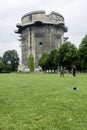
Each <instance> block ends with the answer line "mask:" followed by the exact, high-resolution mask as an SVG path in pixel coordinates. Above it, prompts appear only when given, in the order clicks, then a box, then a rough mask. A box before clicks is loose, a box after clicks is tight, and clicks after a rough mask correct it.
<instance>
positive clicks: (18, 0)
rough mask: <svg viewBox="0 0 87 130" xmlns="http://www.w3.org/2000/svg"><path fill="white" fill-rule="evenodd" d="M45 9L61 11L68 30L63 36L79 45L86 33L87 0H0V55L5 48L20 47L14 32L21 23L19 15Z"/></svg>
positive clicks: (49, 11)
mask: <svg viewBox="0 0 87 130" xmlns="http://www.w3.org/2000/svg"><path fill="white" fill-rule="evenodd" d="M36 10H45V11H46V14H49V13H51V11H56V12H58V13H61V14H62V15H63V16H64V18H65V25H66V26H67V27H68V32H67V33H65V36H67V37H69V39H68V40H69V41H70V42H72V43H74V44H75V45H76V46H77V47H78V46H79V44H80V42H81V40H82V39H83V37H84V36H85V35H86V34H87V0H2V1H1V2H0V56H3V54H4V52H5V51H7V50H13V49H15V50H17V52H18V54H19V56H20V54H21V51H20V50H21V49H20V46H19V41H18V40H17V39H18V35H17V34H15V33H14V30H16V29H17V28H16V24H17V23H21V17H22V16H23V15H24V14H25V13H28V12H31V11H36Z"/></svg>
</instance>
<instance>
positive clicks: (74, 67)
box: [72, 65, 76, 77]
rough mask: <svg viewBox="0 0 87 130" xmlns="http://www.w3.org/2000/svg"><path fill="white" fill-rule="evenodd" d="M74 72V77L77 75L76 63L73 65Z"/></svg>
mask: <svg viewBox="0 0 87 130" xmlns="http://www.w3.org/2000/svg"><path fill="white" fill-rule="evenodd" d="M72 74H73V76H74V77H75V76H76V66H75V65H73V68H72Z"/></svg>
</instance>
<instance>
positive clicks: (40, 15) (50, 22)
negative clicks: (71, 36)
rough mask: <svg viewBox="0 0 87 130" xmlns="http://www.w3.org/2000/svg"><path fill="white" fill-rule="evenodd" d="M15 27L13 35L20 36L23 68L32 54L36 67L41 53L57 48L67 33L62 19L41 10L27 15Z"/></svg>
mask: <svg viewBox="0 0 87 130" xmlns="http://www.w3.org/2000/svg"><path fill="white" fill-rule="evenodd" d="M16 27H17V28H18V30H16V31H15V33H18V34H20V41H21V53H22V57H21V60H22V65H24V66H27V64H28V57H29V55H30V54H31V53H32V54H33V56H34V62H35V67H37V66H38V61H39V59H40V57H41V55H42V53H44V52H50V51H51V50H53V49H55V48H59V47H60V46H61V44H62V43H63V42H64V32H67V27H66V26H65V23H64V17H63V16H62V15H61V14H59V13H57V12H54V11H52V12H51V13H50V14H48V15H46V14H45V11H43V10H40V11H34V12H30V13H27V14H25V15H24V16H23V17H22V18H21V23H20V24H17V25H16Z"/></svg>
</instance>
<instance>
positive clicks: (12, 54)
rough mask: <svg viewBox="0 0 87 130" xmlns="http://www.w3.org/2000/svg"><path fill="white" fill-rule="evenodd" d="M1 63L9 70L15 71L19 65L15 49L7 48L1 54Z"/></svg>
mask: <svg viewBox="0 0 87 130" xmlns="http://www.w3.org/2000/svg"><path fill="white" fill-rule="evenodd" d="M3 63H4V64H5V65H6V66H8V67H7V68H10V71H16V70H17V68H18V65H19V57H18V54H17V51H16V50H8V51H6V52H5V53H4V55H3Z"/></svg>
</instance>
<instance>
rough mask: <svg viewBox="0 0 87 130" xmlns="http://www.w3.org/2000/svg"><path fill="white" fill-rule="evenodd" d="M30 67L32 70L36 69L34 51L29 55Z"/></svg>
mask: <svg viewBox="0 0 87 130" xmlns="http://www.w3.org/2000/svg"><path fill="white" fill-rule="evenodd" d="M28 67H29V69H30V71H31V72H33V71H34V57H33V54H32V53H31V54H30V55H29V59H28Z"/></svg>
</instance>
